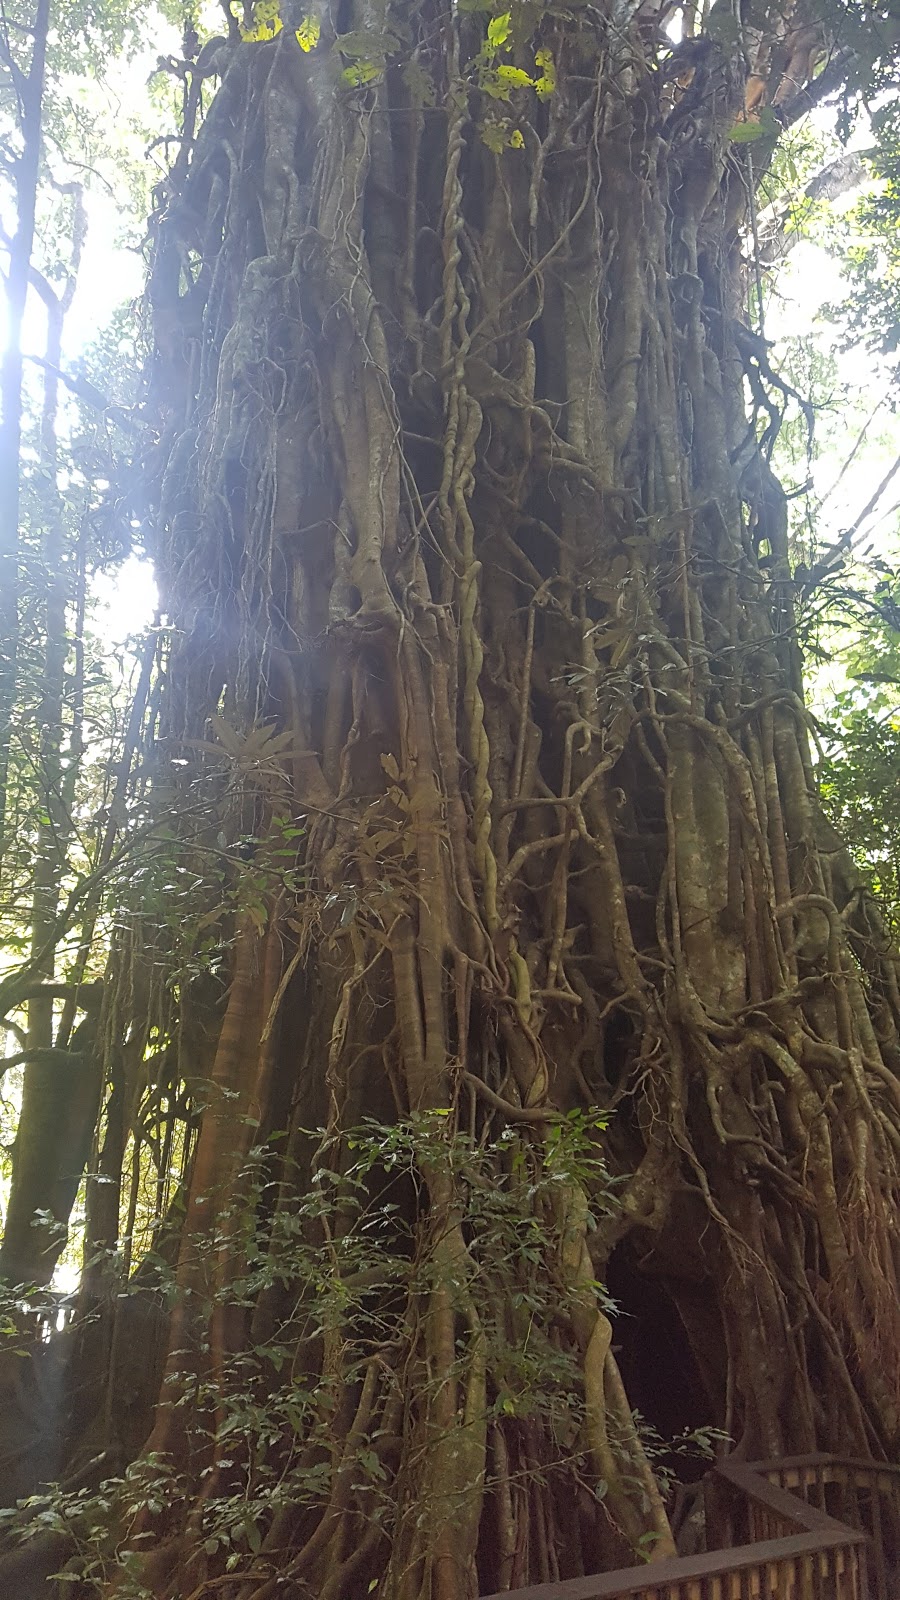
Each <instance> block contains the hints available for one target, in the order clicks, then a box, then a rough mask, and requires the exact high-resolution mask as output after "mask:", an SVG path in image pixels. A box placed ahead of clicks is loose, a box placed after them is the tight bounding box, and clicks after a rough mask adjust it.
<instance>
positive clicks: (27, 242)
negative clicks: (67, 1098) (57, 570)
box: [0, 0, 51, 861]
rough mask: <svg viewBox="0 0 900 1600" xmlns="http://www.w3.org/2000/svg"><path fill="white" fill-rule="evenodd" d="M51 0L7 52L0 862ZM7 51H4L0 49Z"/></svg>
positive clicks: (43, 1) (0, 379)
mask: <svg viewBox="0 0 900 1600" xmlns="http://www.w3.org/2000/svg"><path fill="white" fill-rule="evenodd" d="M50 15H51V8H50V0H38V3H37V6H36V9H35V16H34V34H33V42H32V50H31V61H30V63H29V68H28V73H27V75H26V74H24V73H22V72H21V71H20V70H19V69H18V68H17V67H16V66H15V64H14V62H13V60H12V58H11V57H9V56H7V59H6V66H7V70H8V71H9V72H10V75H11V79H12V88H13V92H14V94H15V96H16V100H17V102H18V107H19V132H20V136H21V149H20V151H19V153H18V155H17V156H16V158H15V166H14V187H15V200H16V231H15V233H14V234H13V238H12V242H11V244H10V249H9V266H8V269H7V274H6V343H5V346H4V349H3V353H2V357H0V861H2V859H3V848H2V847H3V839H4V827H5V817H6V794H7V782H8V773H9V754H10V737H11V732H12V717H13V708H14V706H15V698H16V684H17V661H18V637H19V450H20V445H21V439H22V323H23V319H24V316H25V300H26V297H27V294H28V275H29V272H30V270H31V255H32V248H33V244H34V224H35V211H36V207H37V193H38V180H39V173H40V161H41V136H42V115H43V100H44V66H45V60H46V53H47V36H48V34H49V31H50ZM4 54H6V52H4Z"/></svg>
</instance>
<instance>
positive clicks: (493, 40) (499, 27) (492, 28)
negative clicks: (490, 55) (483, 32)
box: [487, 11, 512, 50]
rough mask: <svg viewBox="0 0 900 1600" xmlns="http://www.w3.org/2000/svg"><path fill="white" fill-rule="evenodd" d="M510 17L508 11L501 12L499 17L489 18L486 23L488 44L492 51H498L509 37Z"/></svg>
mask: <svg viewBox="0 0 900 1600" xmlns="http://www.w3.org/2000/svg"><path fill="white" fill-rule="evenodd" d="M511 26H512V17H511V14H510V12H509V11H502V12H501V13H500V16H499V17H491V20H490V22H489V23H488V31H487V36H488V44H489V45H490V47H491V49H492V50H499V49H500V46H501V45H502V44H505V43H506V41H507V39H508V38H509V35H510V29H511Z"/></svg>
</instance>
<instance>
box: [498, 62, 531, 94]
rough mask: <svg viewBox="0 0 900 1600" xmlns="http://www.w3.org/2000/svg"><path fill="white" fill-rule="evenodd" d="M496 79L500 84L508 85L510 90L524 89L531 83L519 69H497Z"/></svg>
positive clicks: (526, 74)
mask: <svg viewBox="0 0 900 1600" xmlns="http://www.w3.org/2000/svg"><path fill="white" fill-rule="evenodd" d="M497 77H498V78H499V79H500V82H501V83H508V84H509V86H510V88H511V89H525V88H527V87H528V86H529V85H530V84H531V81H532V80H531V78H530V77H529V76H528V73H527V72H523V71H522V68H521V67H498V68H497Z"/></svg>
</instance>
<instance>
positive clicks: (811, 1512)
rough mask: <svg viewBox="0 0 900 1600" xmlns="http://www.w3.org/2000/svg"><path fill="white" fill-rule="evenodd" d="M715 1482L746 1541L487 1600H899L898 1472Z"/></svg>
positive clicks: (803, 1463) (851, 1466) (825, 1471)
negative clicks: (724, 1547) (702, 1553)
mask: <svg viewBox="0 0 900 1600" xmlns="http://www.w3.org/2000/svg"><path fill="white" fill-rule="evenodd" d="M712 1480H713V1493H712V1495H711V1497H710V1506H711V1507H712V1506H713V1505H715V1504H717V1505H718V1508H719V1511H720V1513H721V1515H722V1518H723V1524H724V1526H725V1527H726V1528H727V1529H728V1530H729V1533H730V1534H731V1536H732V1538H734V1537H735V1536H736V1537H738V1538H741V1539H742V1541H743V1542H741V1543H738V1544H737V1545H732V1547H731V1548H729V1549H723V1550H711V1551H708V1552H707V1553H706V1554H704V1555H697V1556H679V1557H676V1558H675V1559H673V1560H669V1561H656V1562H652V1563H651V1564H649V1565H645V1566H640V1567H626V1568H623V1569H620V1570H619V1571H618V1572H606V1573H600V1574H598V1575H597V1576H596V1577H591V1578H569V1579H566V1580H564V1581H562V1582H558V1583H541V1584H536V1585H534V1586H532V1587H531V1588H529V1589H516V1590H513V1591H512V1592H511V1593H507V1594H506V1595H503V1596H501V1595H488V1596H484V1597H483V1600H900V1566H898V1562H900V1468H897V1467H885V1466H881V1465H879V1464H878V1463H877V1462H872V1461H846V1460H843V1459H840V1458H838V1457H836V1456H825V1455H821V1456H796V1457H791V1458H786V1459H784V1460H781V1461H760V1462H753V1463H751V1464H750V1465H744V1464H735V1465H733V1466H732V1465H730V1464H728V1463H724V1464H723V1465H722V1466H721V1467H719V1468H718V1469H717V1470H716V1472H715V1473H714V1474H713V1475H712Z"/></svg>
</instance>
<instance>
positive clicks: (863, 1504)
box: [725, 1455, 900, 1600]
mask: <svg viewBox="0 0 900 1600" xmlns="http://www.w3.org/2000/svg"><path fill="white" fill-rule="evenodd" d="M725 1470H726V1471H727V1468H726V1469H725ZM751 1470H752V1471H754V1472H755V1473H758V1474H760V1475H761V1476H764V1477H766V1478H767V1479H768V1481H769V1482H770V1483H772V1484H776V1485H777V1486H778V1487H779V1488H781V1489H786V1490H787V1491H788V1492H789V1493H790V1494H791V1495H794V1496H796V1497H798V1498H800V1499H802V1500H804V1501H805V1502H806V1503H807V1504H808V1505H812V1506H817V1507H818V1508H819V1510H820V1511H826V1512H827V1513H828V1515H829V1516H830V1517H833V1518H834V1519H835V1520H836V1521H837V1522H842V1523H846V1524H847V1525H848V1526H849V1527H851V1528H857V1529H859V1530H860V1531H862V1532H863V1533H867V1534H868V1535H869V1538H870V1541H871V1545H870V1550H869V1572H870V1585H871V1593H872V1596H873V1600H900V1467H889V1466H885V1465H883V1464H882V1463H880V1462H877V1461H852V1460H846V1459H844V1458H843V1457H840V1456H827V1455H820V1456H788V1457H786V1458H785V1459H783V1460H781V1461H761V1462H756V1463H754V1465H753V1467H752V1468H751Z"/></svg>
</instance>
